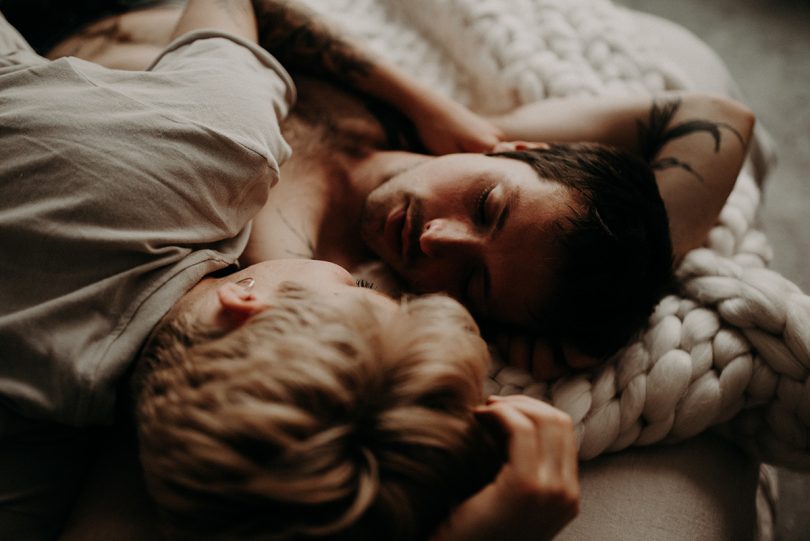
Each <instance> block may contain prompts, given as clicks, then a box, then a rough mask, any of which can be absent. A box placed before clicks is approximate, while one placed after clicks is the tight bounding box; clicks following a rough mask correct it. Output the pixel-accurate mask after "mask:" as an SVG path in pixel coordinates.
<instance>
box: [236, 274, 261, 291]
mask: <svg viewBox="0 0 810 541" xmlns="http://www.w3.org/2000/svg"><path fill="white" fill-rule="evenodd" d="M255 283H256V280H254V279H253V278H252V277H250V276H248V277H247V278H242V279H241V280H239V281H238V282H236V285H238V286H242V289H244V290H245V291H250V290H251V289H253V285H254V284H255Z"/></svg>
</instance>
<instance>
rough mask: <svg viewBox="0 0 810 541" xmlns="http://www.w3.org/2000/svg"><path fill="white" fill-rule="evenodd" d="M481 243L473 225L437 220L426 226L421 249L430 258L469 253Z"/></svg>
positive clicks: (449, 220)
mask: <svg viewBox="0 0 810 541" xmlns="http://www.w3.org/2000/svg"><path fill="white" fill-rule="evenodd" d="M479 243H480V239H479V237H478V235H477V234H476V232H475V230H474V229H473V228H472V225H471V224H469V223H466V222H464V221H461V220H452V219H446V218H436V219H433V220H430V221H429V222H428V223H427V224H425V228H424V230H423V231H422V235H421V236H420V237H419V247H420V248H421V249H422V252H424V254H425V255H427V256H428V257H439V256H442V255H448V254H452V253H469V252H471V251H473V250H475V249H476V248H477V247H478V245H479Z"/></svg>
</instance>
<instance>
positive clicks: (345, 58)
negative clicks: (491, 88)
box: [253, 0, 500, 153]
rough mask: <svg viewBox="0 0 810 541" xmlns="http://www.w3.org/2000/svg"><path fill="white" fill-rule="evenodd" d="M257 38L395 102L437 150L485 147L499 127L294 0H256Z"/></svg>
mask: <svg viewBox="0 0 810 541" xmlns="http://www.w3.org/2000/svg"><path fill="white" fill-rule="evenodd" d="M253 6H254V8H255V10H256V19H257V21H258V26H259V43H260V44H261V45H262V46H263V47H264V48H265V49H267V50H268V51H270V52H271V53H272V54H273V55H275V56H276V58H278V59H279V60H280V61H281V63H282V64H283V65H284V66H285V67H287V68H288V69H295V70H300V71H303V72H308V73H311V74H314V75H318V76H322V77H329V78H332V79H335V80H337V81H339V82H341V83H344V84H347V85H349V86H351V87H352V88H355V89H357V90H359V91H361V92H363V93H366V94H368V95H370V96H373V97H375V98H378V99H380V100H382V101H384V102H386V103H388V104H390V105H393V106H394V107H396V108H397V109H399V110H400V111H402V112H403V113H404V114H405V115H406V116H408V117H409V118H410V119H411V121H413V122H414V124H415V125H416V129H417V131H418V132H419V135H420V137H421V138H422V141H423V143H424V144H425V146H426V147H427V148H428V149H429V150H431V151H433V152H436V153H448V152H461V151H470V152H479V151H487V150H490V149H491V148H492V146H493V145H494V144H495V143H497V142H498V140H499V136H500V131H499V130H498V129H497V128H496V127H495V126H493V125H492V124H490V123H489V122H488V121H485V120H484V119H483V118H481V117H479V116H478V115H475V114H474V113H472V112H471V111H469V110H468V109H466V108H465V107H463V106H461V105H459V104H458V103H455V102H454V101H452V100H450V99H448V98H446V97H444V96H442V95H441V94H439V93H437V92H435V91H434V90H433V89H431V88H429V87H427V86H425V85H422V84H421V83H419V82H418V81H416V80H415V79H414V78H412V77H411V76H410V75H408V74H406V73H405V72H403V71H402V70H401V69H399V68H398V67H396V66H395V65H393V64H392V63H390V62H388V61H386V60H385V59H383V58H382V57H380V56H379V55H376V54H375V53H373V52H372V51H371V50H369V49H368V48H366V47H364V46H363V45H361V44H360V43H358V42H356V41H354V40H352V39H350V38H349V37H348V36H347V35H346V34H345V32H342V31H341V30H339V29H338V28H337V27H336V26H335V24H334V23H332V22H330V21H327V20H326V19H325V18H324V17H322V16H321V15H318V14H317V13H315V12H313V11H311V10H310V9H308V8H306V7H305V6H303V5H302V4H301V3H300V2H296V1H293V0H253Z"/></svg>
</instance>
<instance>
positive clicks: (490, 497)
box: [433, 396, 579, 541]
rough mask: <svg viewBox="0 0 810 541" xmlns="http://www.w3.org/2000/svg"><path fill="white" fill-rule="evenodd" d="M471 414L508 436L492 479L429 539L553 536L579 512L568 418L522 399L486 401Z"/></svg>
mask: <svg viewBox="0 0 810 541" xmlns="http://www.w3.org/2000/svg"><path fill="white" fill-rule="evenodd" d="M476 413H477V414H478V415H479V416H481V417H482V418H483V419H486V418H488V419H490V420H492V421H494V422H496V423H497V425H498V426H499V427H500V428H501V429H502V430H503V431H504V432H505V434H506V437H507V438H508V450H509V458H508V461H507V463H506V464H505V465H504V466H503V468H502V469H501V471H500V472H499V473H498V475H497V476H496V478H495V480H494V481H493V482H492V483H491V484H489V485H487V486H486V487H484V489H483V490H481V491H480V492H479V493H477V494H475V495H474V496H473V497H471V498H470V499H469V500H467V501H465V502H464V503H462V504H461V505H460V506H459V507H458V508H457V509H456V510H455V511H454V512H453V514H452V515H451V516H450V518H449V519H448V521H447V522H445V524H443V526H442V528H441V530H440V531H439V532H438V533H437V535H436V536H434V539H433V541H496V540H502V539H508V540H509V541H522V540H526V541H539V540H543V539H551V538H553V537H554V536H555V535H556V534H557V533H558V532H559V531H560V530H562V528H563V527H564V526H565V525H566V524H567V523H568V522H569V521H570V520H571V519H573V518H574V517H575V516H576V514H577V512H578V510H579V479H578V477H577V454H576V440H575V437H574V430H573V425H572V423H571V418H570V417H569V416H568V415H566V414H565V413H563V412H561V411H560V410H557V409H555V408H553V407H551V406H549V405H548V404H545V403H543V402H540V401H539V400H535V399H533V398H529V397H527V396H507V397H491V398H490V399H489V400H488V401H487V404H486V405H485V406H480V407H479V408H478V409H477V410H476Z"/></svg>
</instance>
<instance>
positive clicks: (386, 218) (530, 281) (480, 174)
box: [362, 154, 578, 325]
mask: <svg viewBox="0 0 810 541" xmlns="http://www.w3.org/2000/svg"><path fill="white" fill-rule="evenodd" d="M577 206H578V205H577V203H576V202H575V201H574V199H573V197H572V195H571V194H570V192H569V190H567V189H566V188H565V187H563V186H562V185H560V184H559V183H557V182H553V181H550V180H547V179H541V178H539V177H538V175H537V173H535V171H534V169H532V168H531V167H530V166H529V165H528V164H526V163H523V162H520V161H517V160H514V159H508V158H500V157H493V156H484V155H481V154H453V155H449V156H442V157H439V158H433V159H428V160H426V161H424V162H421V163H419V164H418V165H416V166H415V167H413V168H411V169H408V170H406V171H404V172H402V173H400V174H397V175H395V176H394V177H392V178H391V179H390V180H389V181H388V182H386V183H384V184H382V185H381V186H380V187H378V188H377V189H376V190H374V191H373V192H372V193H371V194H370V195H369V197H368V198H367V200H366V206H365V208H364V211H363V217H362V235H363V239H364V240H365V242H366V244H367V245H368V246H369V248H371V249H372V250H373V251H374V252H376V253H377V255H379V257H380V258H381V259H383V260H384V261H385V262H386V263H388V264H389V265H390V266H391V267H392V268H393V269H394V270H395V271H396V272H397V273H398V274H400V275H401V276H402V277H403V278H404V279H405V280H406V282H408V284H409V285H410V286H411V287H412V288H414V289H415V290H417V291H419V292H434V291H445V292H447V293H449V294H451V295H453V296H454V297H456V298H457V299H459V300H460V301H461V302H462V303H464V304H466V305H467V307H468V308H470V310H471V311H472V312H473V313H475V314H477V315H480V316H484V317H488V318H491V319H494V320H498V321H502V322H508V323H516V324H520V325H527V324H530V323H531V321H532V320H533V317H532V314H533V313H536V312H537V309H536V307H537V306H540V305H542V303H543V302H545V300H546V298H547V296H548V294H549V293H550V291H551V289H552V288H553V286H554V284H552V283H551V280H552V276H553V273H554V265H553V263H554V261H555V259H556V256H557V254H556V249H555V244H554V242H553V240H554V237H555V236H556V235H559V224H560V220H561V219H563V218H566V217H569V216H571V215H573V213H574V212H575V209H576V208H577Z"/></svg>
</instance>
